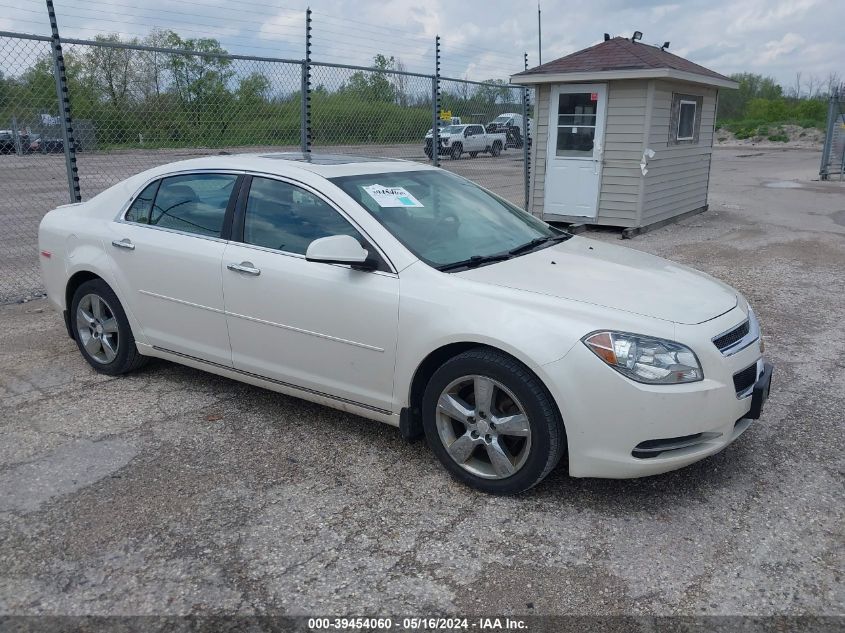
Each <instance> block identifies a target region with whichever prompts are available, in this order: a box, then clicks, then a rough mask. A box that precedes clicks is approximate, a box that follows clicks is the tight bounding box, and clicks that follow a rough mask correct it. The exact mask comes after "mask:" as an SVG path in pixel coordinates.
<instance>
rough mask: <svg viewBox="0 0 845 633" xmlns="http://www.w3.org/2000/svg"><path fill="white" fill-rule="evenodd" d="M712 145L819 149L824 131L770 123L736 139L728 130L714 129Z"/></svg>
mask: <svg viewBox="0 0 845 633" xmlns="http://www.w3.org/2000/svg"><path fill="white" fill-rule="evenodd" d="M714 145H718V146H719V147H745V146H749V145H753V146H760V147H799V148H802V149H821V147H822V145H824V131H823V130H820V129H818V128H815V127H808V128H804V127H801V126H800V125H786V124H784V125H779V124H776V123H772V124H770V125H763V126H760V127H758V128H757V129H756V130H755V133H754V134H753V135H752V136H749V137H748V138H737V137H736V135H735V134H734V133H733V132H731V131H730V130H729V129H727V128H724V127H721V128H717V129H716V139H715V141H714Z"/></svg>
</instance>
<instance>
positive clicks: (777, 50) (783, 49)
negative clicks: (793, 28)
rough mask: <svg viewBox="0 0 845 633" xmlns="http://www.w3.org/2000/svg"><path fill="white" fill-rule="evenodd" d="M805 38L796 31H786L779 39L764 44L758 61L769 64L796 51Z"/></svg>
mask: <svg viewBox="0 0 845 633" xmlns="http://www.w3.org/2000/svg"><path fill="white" fill-rule="evenodd" d="M804 41H805V40H804V38H803V37H801V36H800V35H798V34H796V33H786V34H785V35H784V36H783V37H782V38H780V39H779V40H772V41H769V42H766V43H765V44H764V45H763V51H762V52H761V53H760V56H759V60H758V63H759V64H763V65H765V64H767V63H769V62H772V61H774V60H776V59H778V58H779V57H782V56H783V55H788V54H790V53H794V52H795V51H796V50H798V48H799V47H800V46H801V45H802V44H803V43H804Z"/></svg>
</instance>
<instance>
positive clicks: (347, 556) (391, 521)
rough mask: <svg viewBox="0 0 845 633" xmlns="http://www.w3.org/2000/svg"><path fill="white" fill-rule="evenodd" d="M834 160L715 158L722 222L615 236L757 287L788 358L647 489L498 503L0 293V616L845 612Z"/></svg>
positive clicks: (244, 389)
mask: <svg viewBox="0 0 845 633" xmlns="http://www.w3.org/2000/svg"><path fill="white" fill-rule="evenodd" d="M817 165H818V153H815V152H806V151H771V150H767V151H756V150H754V149H753V148H751V149H743V150H724V149H721V150H718V151H717V152H716V154H715V157H714V172H713V177H712V185H711V200H710V202H711V210H710V211H709V212H707V213H705V214H702V215H699V216H696V217H693V218H689V219H687V220H684V221H683V222H681V223H678V224H675V225H673V226H669V227H666V228H663V229H660V230H657V231H654V232H652V233H649V234H646V235H643V236H639V237H637V238H635V239H634V240H632V241H629V242H620V243H621V244H622V245H623V246H627V247H631V248H637V249H642V250H645V251H649V252H652V253H657V254H659V255H663V256H667V257H669V258H671V259H674V260H676V261H679V262H682V263H684V264H689V265H692V266H695V267H697V268H700V269H702V270H705V271H707V272H709V273H711V274H713V275H716V276H718V277H720V278H722V279H724V280H725V281H727V282H728V283H730V284H732V285H734V286H735V287H737V288H738V289H739V290H741V291H742V292H743V293H744V294H745V295H746V296H747V297H748V298H749V300H750V301H751V303H752V304H753V305H754V307H755V309H756V310H757V312H758V313H759V315H760V318H761V321H762V323H763V327H764V338H765V344H766V350H767V354H768V355H769V357H770V358H771V360H772V361H773V362H774V364H775V367H776V369H775V372H776V373H775V379H774V385H773V391H772V396H771V399H770V400H769V402H768V405H767V407H766V409H765V411H764V416H763V419H762V420H760V421H759V422H758V423H755V424H754V425H752V427H751V428H750V429H749V431H748V432H747V433H745V435H743V436H742V437H741V438H740V439H739V440H738V441H737V442H736V443H735V444H734V445H732V446H730V447H729V448H728V449H726V450H725V451H723V452H722V453H720V454H718V455H716V456H714V457H712V458H710V459H707V460H705V461H703V462H700V463H698V464H696V465H694V466H691V467H688V468H686V469H684V470H681V471H677V472H674V473H669V474H666V475H662V476H658V477H652V478H647V479H641V480H631V481H609V480H596V479H572V478H570V477H568V476H567V473H566V471H565V469H563V468H559V469H558V470H557V471H556V472H554V473H552V475H551V476H550V477H549V478H548V479H547V480H546V481H545V482H544V483H543V484H541V485H540V486H539V487H537V488H536V489H534V490H533V491H531V492H530V493H528V494H525V495H522V496H519V497H511V498H495V497H489V496H484V495H482V494H479V493H476V492H473V491H472V490H469V489H467V488H465V487H463V486H461V485H459V484H457V483H455V482H453V481H451V480H450V479H449V477H448V476H447V475H446V473H445V472H444V471H443V470H442V469H441V468H440V467H439V466H438V465H437V463H436V462H435V459H434V457H433V455H432V454H431V452H430V451H429V450H428V449H427V448H426V447H425V445H424V444H421V443H417V444H413V445H409V444H406V443H404V442H403V441H402V440H401V439H400V437H399V433H398V431H397V430H396V429H393V428H390V427H387V426H380V425H378V424H376V423H372V422H368V421H366V420H363V419H360V418H357V417H354V416H351V415H348V414H344V413H340V412H337V411H333V410H330V409H326V408H322V407H320V406H316V405H312V404H308V403H306V402H303V401H300V400H296V399H293V398H288V397H285V396H282V395H278V394H274V393H271V392H268V391H263V390H261V389H257V388H253V387H249V386H246V385H242V384H239V383H236V382H232V381H229V380H225V379H223V378H217V377H215V376H211V375H209V374H205V373H202V372H199V371H196V370H193V369H187V368H185V367H180V366H178V365H172V364H168V363H164V362H156V363H153V364H151V365H150V366H148V367H147V368H145V369H144V370H142V371H141V372H139V373H137V374H135V375H131V376H127V377H123V378H117V379H114V378H106V377H103V376H100V375H97V374H95V373H94V372H93V371H91V370H90V369H89V368H88V366H87V365H86V364H85V363H84V362H83V361H82V359H81V357H80V356H79V353H78V352H77V350H76V348H75V346H74V344H73V343H72V342H71V341H70V340H69V339H68V338H67V337H66V335H65V333H64V332H63V328H62V325H61V323H60V319H59V318H58V316H57V315H55V314H53V313H52V312H50V310H49V308H48V306H47V305H46V303H45V302H44V301H34V302H30V303H26V304H19V305H9V306H5V307H2V308H0V614H188V613H192V614H209V613H228V614H235V613H237V614H262V613H264V614H266V613H271V614H280V613H284V614H338V613H350V614H358V615H372V614H375V613H380V614H394V615H430V614H431V613H433V612H440V613H454V612H461V613H469V614H487V615H490V614H498V615H503V614H521V615H529V614H563V613H567V614H573V613H574V614H685V615H697V614H759V615H771V614H793V615H800V614H817V615H819V614H823V615H841V614H842V613H843V604H844V603H845V593H843V578H842V575H843V569H845V560H843V551H845V548H843V545H845V542H844V539H843V518H845V516H843V515H845V511H844V510H845V499H843V496H845V495H843V473H844V472H845V465H843V451H842V437H843V430H845V429H843V417H845V413H843V412H845V355H843V349H845V326H843V315H845V292H843V290H845V283H843V280H845V188H843V187H845V185H840V184H836V183H818V182H811V179H812V178H813V175H814V172H815V170H816V169H817ZM589 236H590V237H595V238H597V239H602V240H610V241H615V240H617V238H618V233H615V232H599V233H592V234H589ZM576 274H577V273H576ZM550 335H551V334H550ZM619 423H620V424H624V423H625V420H620V421H619ZM840 624H841V621H840Z"/></svg>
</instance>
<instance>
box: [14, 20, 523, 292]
mask: <svg viewBox="0 0 845 633" xmlns="http://www.w3.org/2000/svg"><path fill="white" fill-rule="evenodd" d="M161 44H162V45H161V46H141V45H138V44H126V43H123V42H120V41H118V40H116V39H112V40H108V39H107V40H98V41H88V40H75V39H63V40H62V41H61V53H59V52H58V51H56V49H55V48H54V46H53V41H52V40H51V39H50V38H47V37H43V36H26V35H20V34H15V33H0V128H2V129H0V151H2V153H3V154H4V155H3V156H0V161H2V162H1V163H0V174H2V176H0V178H2V191H3V193H4V195H3V198H2V200H0V213H2V219H3V222H4V226H5V231H4V232H3V234H2V237H0V302H9V301H15V300H20V299H21V298H24V297H27V296H33V295H35V294H38V293H39V292H40V288H41V281H40V276H39V272H38V254H37V250H38V249H37V228H38V223H39V221H40V219H41V217H43V215H44V213H46V212H47V211H49V210H50V209H51V208H54V207H55V206H57V205H59V204H65V203H67V202H72V201H74V200H75V198H76V192H75V187H74V184H73V183H74V182H75V180H74V178H75V177H77V176H78V179H79V180H78V186H79V195H80V196H81V198H82V199H83V200H85V199H88V198H90V197H91V196H93V195H95V194H97V193H99V192H100V191H102V190H103V189H105V188H107V187H109V186H111V185H113V184H115V183H117V182H119V181H121V180H123V179H125V178H127V177H128V176H131V175H132V174H135V173H138V172H140V171H143V170H145V169H148V168H150V167H154V166H156V165H160V164H164V163H169V162H173V161H177V160H182V159H187V158H192V157H196V156H202V155H208V154H217V153H221V152H225V153H235V152H261V151H291V150H293V151H301V150H303V149H305V150H309V149H311V148H313V151H315V152H323V153H328V152H331V153H347V154H358V155H366V156H382V157H390V158H402V159H406V160H412V161H419V162H423V163H430V162H433V163H435V164H439V165H440V166H441V167H444V168H446V169H448V170H450V171H453V172H455V173H458V174H460V175H463V176H465V177H467V178H470V179H472V180H474V181H476V182H478V183H479V184H481V185H482V186H484V187H487V188H488V189H490V190H492V191H494V192H496V193H498V194H499V195H501V196H503V197H505V198H507V199H508V200H510V201H511V202H513V203H514V204H517V205H519V206H524V205H525V200H526V198H525V192H527V186H526V179H527V177H528V175H527V162H526V157H527V154H528V149H529V148H528V145H529V143H528V142H527V137H528V135H529V134H530V130H531V129H532V125H533V123H532V122H531V121H530V119H529V118H528V117H527V116H526V114H527V109H526V105H525V94H526V93H525V90H524V89H523V88H517V87H513V86H508V85H506V84H504V83H489V82H488V83H484V82H471V81H465V80H456V79H441V78H439V77H437V76H436V75H426V74H420V73H411V72H403V71H397V70H395V69H391V68H364V67H354V66H344V65H339V64H327V63H319V62H310V53H307V54H306V60H309V61H300V60H288V59H275V58H264V57H251V56H241V55H231V54H228V53H226V52H225V51H222V49H219V47H218V48H214V47H209V49H208V50H201V51H196V50H185V49H183V48H173V47H168V46H167V44H168V43H167V41H162V42H161ZM60 55H61V58H60V57H59V56H60ZM55 69H58V71H56V70H55ZM57 75H58V79H59V81H57ZM438 80H439V81H438ZM438 87H439V91H438ZM58 94H67V95H68V98H69V105H70V110H71V116H72V119H70V120H67V121H65V120H64V117H62V116H61V113H62V112H63V105H62V103H60V102H59V99H58V98H57V95H58ZM438 105H439V106H440V107H439V109H438V107H437V106H438ZM435 121H436V122H437V133H436V134H435V133H434V131H433V127H434V123H435ZM65 123H66V124H67V126H68V130H64V129H63V124H65ZM458 123H460V124H462V125H463V126H466V125H468V124H469V127H460V128H459V127H455V125H454V124H458ZM71 126H72V136H71V137H68V138H72V139H73V142H72V143H71V142H67V143H66V142H65V141H64V140H63V139H64V132H66V131H71V130H70V128H71ZM435 137H436V141H435ZM435 142H436V147H437V148H438V149H437V151H434V150H433V147H434V145H435ZM74 161H75V162H74ZM74 169H75V170H76V171H74Z"/></svg>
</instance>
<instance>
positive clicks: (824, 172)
mask: <svg viewBox="0 0 845 633" xmlns="http://www.w3.org/2000/svg"><path fill="white" fill-rule="evenodd" d="M838 101H839V91H838V90H834V91H833V93H832V94H831V95H830V99H828V105H827V131H826V132H825V135H824V147H823V148H822V164H821V166H820V167H819V178H820V179H821V180H827V179H828V176H829V175H830V152H831V149H832V146H833V128H834V127H835V126H836V119H837V118H838V117H837V110H838V108H837V107H836V105H837V102H838Z"/></svg>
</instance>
